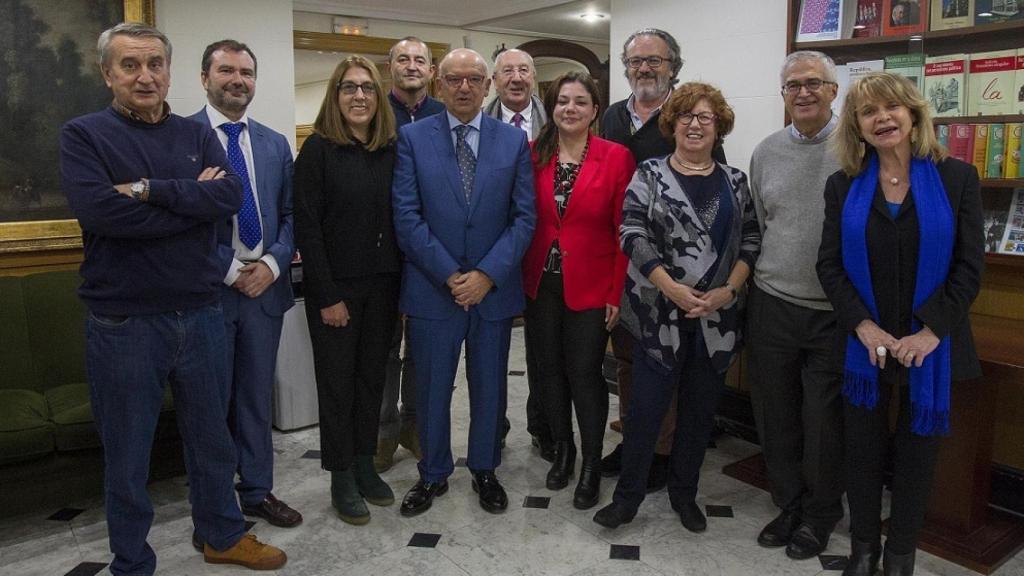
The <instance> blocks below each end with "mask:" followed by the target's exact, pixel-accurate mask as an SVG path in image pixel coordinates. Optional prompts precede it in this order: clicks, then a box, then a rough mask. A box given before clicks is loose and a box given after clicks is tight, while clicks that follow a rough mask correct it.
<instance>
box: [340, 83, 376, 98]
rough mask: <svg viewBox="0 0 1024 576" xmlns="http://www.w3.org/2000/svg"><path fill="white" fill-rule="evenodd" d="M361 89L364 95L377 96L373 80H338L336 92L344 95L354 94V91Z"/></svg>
mask: <svg viewBox="0 0 1024 576" xmlns="http://www.w3.org/2000/svg"><path fill="white" fill-rule="evenodd" d="M359 91H362V93H363V96H364V97H369V96H373V97H376V96H377V85H376V84H374V83H373V82H363V83H358V82H350V81H343V82H338V92H340V93H342V94H344V95H346V96H355V95H356V92H359Z"/></svg>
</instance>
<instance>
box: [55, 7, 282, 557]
mask: <svg viewBox="0 0 1024 576" xmlns="http://www.w3.org/2000/svg"><path fill="white" fill-rule="evenodd" d="M99 52H100V66H101V70H102V73H103V79H104V81H105V82H106V84H107V86H109V87H110V89H111V91H112V92H113V94H114V101H113V103H112V104H111V106H110V107H109V108H107V109H106V110H103V111H100V112H96V113H93V114H87V115H85V116H81V117H79V118H76V119H74V120H72V121H70V122H68V123H67V124H66V125H65V126H64V128H63V130H62V132H61V143H60V144H61V175H62V179H63V188H64V192H65V194H66V195H67V197H68V204H69V205H70V207H71V209H72V210H73V211H74V213H75V215H76V216H77V217H78V221H79V224H80V225H81V227H82V243H83V244H84V248H85V260H84V261H83V263H82V266H81V269H80V273H81V275H82V277H83V278H84V282H83V283H82V286H81V288H80V289H79V296H80V297H81V298H82V300H83V302H85V305H86V307H87V308H88V309H89V317H88V319H87V321H86V366H87V374H88V380H89V386H90V390H91V394H92V410H93V414H94V416H95V419H96V422H97V425H98V426H99V430H100V437H101V439H102V441H103V449H104V457H105V460H106V462H105V463H106V470H105V474H106V478H105V483H104V485H105V497H106V498H105V499H106V507H107V528H108V531H109V535H110V549H111V551H112V552H113V553H114V560H113V562H111V564H110V571H111V573H113V574H133V575H134V574H153V573H154V571H155V570H156V555H155V554H154V552H153V549H152V548H151V547H150V546H149V544H147V543H146V536H147V534H148V533H149V527H150V525H151V524H152V521H153V507H152V504H151V503H150V500H149V496H148V494H147V493H146V478H147V475H148V472H149V456H150V448H151V446H152V444H153V435H154V432H155V429H156V423H157V418H158V416H159V414H160V405H161V401H162V399H163V396H164V387H165V385H166V384H168V383H169V384H170V385H171V388H172V390H173V393H174V403H175V408H176V410H177V415H178V427H179V430H180V432H181V435H182V439H183V440H184V444H185V462H186V465H187V468H188V473H189V487H190V490H191V498H190V500H191V502H192V518H193V522H194V523H195V527H196V531H197V532H198V534H199V536H200V537H201V538H202V540H203V541H204V542H206V543H207V544H206V546H205V550H204V557H205V560H206V561H207V562H211V563H229V564H238V565H242V566H245V567H248V568H254V569H274V568H278V567H281V566H283V565H284V563H285V561H286V557H285V554H284V553H283V552H282V551H280V550H278V549H277V548H274V547H273V546H268V545H265V544H261V543H260V542H258V541H257V540H256V539H255V538H254V537H253V536H251V535H247V534H246V533H245V522H244V520H243V518H242V514H241V512H240V510H239V508H238V502H237V501H236V500H235V494H234V490H233V487H232V482H233V481H234V473H235V466H236V455H235V448H234V445H233V443H232V441H231V436H230V434H229V432H228V427H227V402H228V387H227V382H226V380H225V371H224V353H223V350H224V320H223V316H222V313H221V307H220V287H219V285H220V282H221V280H222V279H223V274H222V273H221V270H220V266H219V263H218V261H217V248H216V238H215V234H214V227H215V223H217V222H218V221H221V220H225V219H228V218H230V217H231V215H233V214H234V213H235V212H237V211H238V208H239V206H240V204H241V199H242V195H241V190H242V188H241V182H240V180H239V179H238V177H237V176H235V175H234V174H233V173H232V172H231V171H230V170H228V169H227V168H226V167H227V166H228V162H227V159H226V158H225V156H224V149H223V148H222V147H221V145H220V143H219V142H218V141H217V137H216V136H215V135H214V133H213V132H212V131H211V130H210V128H209V127H206V126H202V125H200V124H198V123H195V122H192V121H190V120H186V119H184V118H182V117H180V116H176V115H173V114H171V113H170V108H169V106H168V105H167V103H166V102H165V99H166V97H167V89H168V86H169V84H170V64H171V45H170V42H169V41H168V40H167V38H166V37H165V36H164V35H163V34H162V33H161V32H160V31H158V30H156V29H155V28H151V27H149V26H145V25H142V24H134V23H132V24H119V25H117V26H114V27H113V28H111V29H109V30H107V31H105V32H104V33H103V34H102V35H101V36H100V40H99Z"/></svg>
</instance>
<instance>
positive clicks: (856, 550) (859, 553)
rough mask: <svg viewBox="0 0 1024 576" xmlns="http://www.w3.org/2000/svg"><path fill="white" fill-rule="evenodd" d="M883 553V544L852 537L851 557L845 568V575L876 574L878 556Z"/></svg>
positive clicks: (863, 575) (867, 575) (870, 575)
mask: <svg viewBox="0 0 1024 576" xmlns="http://www.w3.org/2000/svg"><path fill="white" fill-rule="evenodd" d="M881 555H882V544H881V543H879V541H878V540H875V541H874V542H861V541H860V540H857V538H856V537H853V538H851V539H850V559H849V561H847V563H846V569H845V570H843V576H874V575H875V573H877V572H878V557H879V556H881Z"/></svg>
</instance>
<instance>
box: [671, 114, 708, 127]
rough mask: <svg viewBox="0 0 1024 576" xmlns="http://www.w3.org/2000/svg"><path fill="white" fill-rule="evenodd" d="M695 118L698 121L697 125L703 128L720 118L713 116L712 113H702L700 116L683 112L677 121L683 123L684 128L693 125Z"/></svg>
mask: <svg viewBox="0 0 1024 576" xmlns="http://www.w3.org/2000/svg"><path fill="white" fill-rule="evenodd" d="M694 118H696V119H697V124H700V125H701V126H707V125H708V124H711V123H712V122H714V121H715V118H718V115H717V114H712V113H711V112H701V113H700V114H693V113H691V112H683V113H682V114H680V115H679V116H677V117H676V119H677V120H679V121H680V122H682V123H683V125H684V126H689V125H690V124H691V123H693V119H694Z"/></svg>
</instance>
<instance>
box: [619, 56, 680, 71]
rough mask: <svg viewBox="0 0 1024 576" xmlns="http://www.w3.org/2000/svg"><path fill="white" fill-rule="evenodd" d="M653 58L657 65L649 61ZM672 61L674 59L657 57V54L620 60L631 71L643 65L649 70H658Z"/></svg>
mask: <svg viewBox="0 0 1024 576" xmlns="http://www.w3.org/2000/svg"><path fill="white" fill-rule="evenodd" d="M653 58H657V60H658V62H657V64H655V63H654V62H651V59H653ZM674 61H675V58H672V57H671V56H658V55H657V54H655V55H654V56H630V57H628V58H623V59H622V63H623V64H625V65H626V66H627V67H628V68H631V69H633V70H639V69H640V68H641V67H642V66H643V65H644V64H645V63H646V64H647V67H648V68H650V69H651V70H658V69H659V68H661V66H662V65H663V64H666V63H668V64H671V63H672V62H674ZM634 62H636V65H635V66H634V65H633V63H634Z"/></svg>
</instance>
